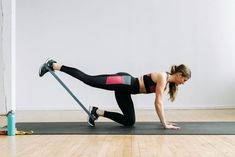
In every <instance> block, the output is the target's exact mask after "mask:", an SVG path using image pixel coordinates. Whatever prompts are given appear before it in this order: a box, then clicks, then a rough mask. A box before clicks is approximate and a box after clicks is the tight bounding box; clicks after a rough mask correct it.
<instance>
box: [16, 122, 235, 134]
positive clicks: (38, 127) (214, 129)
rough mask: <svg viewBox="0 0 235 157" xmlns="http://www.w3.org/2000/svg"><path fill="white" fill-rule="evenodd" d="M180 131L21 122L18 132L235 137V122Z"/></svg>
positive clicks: (141, 125)
mask: <svg viewBox="0 0 235 157" xmlns="http://www.w3.org/2000/svg"><path fill="white" fill-rule="evenodd" d="M177 124H178V126H180V127H181V129H180V130H165V129H164V128H162V126H161V124H160V123H159V122H136V123H135V125H134V126H133V127H124V126H122V125H120V124H117V123H115V122H96V127H94V128H93V127H89V126H88V124H87V123H86V122H35V123H32V122H30V123H29V122H22V123H17V124H16V127H17V129H18V130H24V131H29V130H32V131H34V135H66V134H76V135H90V134H92V135H235V122H177Z"/></svg>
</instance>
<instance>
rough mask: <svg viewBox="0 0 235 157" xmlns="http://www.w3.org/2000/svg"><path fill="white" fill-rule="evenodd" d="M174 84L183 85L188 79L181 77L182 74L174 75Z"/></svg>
mask: <svg viewBox="0 0 235 157" xmlns="http://www.w3.org/2000/svg"><path fill="white" fill-rule="evenodd" d="M175 78H176V79H175V83H176V84H177V85H181V84H184V83H185V82H186V81H188V78H186V77H184V76H183V75H182V73H176V77H175Z"/></svg>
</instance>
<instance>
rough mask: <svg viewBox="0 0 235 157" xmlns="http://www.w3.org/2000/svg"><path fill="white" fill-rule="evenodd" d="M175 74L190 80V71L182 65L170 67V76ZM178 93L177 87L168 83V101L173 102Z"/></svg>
mask: <svg viewBox="0 0 235 157" xmlns="http://www.w3.org/2000/svg"><path fill="white" fill-rule="evenodd" d="M175 73H181V74H182V76H183V77H186V78H187V79H190V78H191V70H190V69H189V68H188V67H187V66H186V65H184V64H181V65H179V66H177V65H173V66H171V72H170V74H171V75H173V74H175ZM177 91H178V86H177V85H176V84H175V83H169V91H168V94H169V95H170V98H169V99H170V100H171V101H172V102H173V101H174V100H175V98H176V94H177Z"/></svg>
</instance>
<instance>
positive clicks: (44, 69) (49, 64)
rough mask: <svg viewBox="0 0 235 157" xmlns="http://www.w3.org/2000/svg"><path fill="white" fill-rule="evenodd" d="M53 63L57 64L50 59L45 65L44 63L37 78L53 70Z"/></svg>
mask: <svg viewBox="0 0 235 157" xmlns="http://www.w3.org/2000/svg"><path fill="white" fill-rule="evenodd" d="M53 63H57V62H56V61H54V60H52V59H50V60H48V61H46V63H44V64H43V65H42V66H41V67H40V69H39V76H40V77H42V76H43V75H44V74H45V73H47V72H48V71H49V69H50V70H54V69H53Z"/></svg>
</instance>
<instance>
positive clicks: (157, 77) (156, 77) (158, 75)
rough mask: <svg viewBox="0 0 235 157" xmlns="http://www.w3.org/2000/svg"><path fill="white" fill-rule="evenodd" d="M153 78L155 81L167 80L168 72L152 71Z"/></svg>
mask: <svg viewBox="0 0 235 157" xmlns="http://www.w3.org/2000/svg"><path fill="white" fill-rule="evenodd" d="M151 78H152V80H153V81H154V82H159V81H163V82H164V81H166V78H167V74H166V72H152V73H151Z"/></svg>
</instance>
